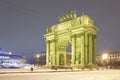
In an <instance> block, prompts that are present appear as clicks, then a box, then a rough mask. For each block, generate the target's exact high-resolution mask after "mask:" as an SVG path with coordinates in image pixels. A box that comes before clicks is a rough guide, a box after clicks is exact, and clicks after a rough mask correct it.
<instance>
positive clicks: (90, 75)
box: [0, 70, 120, 80]
mask: <svg viewBox="0 0 120 80" xmlns="http://www.w3.org/2000/svg"><path fill="white" fill-rule="evenodd" d="M0 80H120V70H98V71H97V70H94V71H78V72H77V71H76V72H43V73H42V72H40V73H32V72H31V73H7V74H0Z"/></svg>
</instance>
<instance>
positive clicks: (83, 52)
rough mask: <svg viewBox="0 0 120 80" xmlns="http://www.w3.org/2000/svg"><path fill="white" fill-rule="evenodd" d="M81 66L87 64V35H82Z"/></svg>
mask: <svg viewBox="0 0 120 80" xmlns="http://www.w3.org/2000/svg"><path fill="white" fill-rule="evenodd" d="M81 64H85V34H84V33H82V34H81Z"/></svg>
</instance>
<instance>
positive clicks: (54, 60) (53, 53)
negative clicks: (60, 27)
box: [52, 40, 56, 65]
mask: <svg viewBox="0 0 120 80" xmlns="http://www.w3.org/2000/svg"><path fill="white" fill-rule="evenodd" d="M52 47H53V50H52V55H53V59H52V60H53V61H52V62H53V63H52V65H55V62H56V54H55V52H56V46H55V40H52Z"/></svg>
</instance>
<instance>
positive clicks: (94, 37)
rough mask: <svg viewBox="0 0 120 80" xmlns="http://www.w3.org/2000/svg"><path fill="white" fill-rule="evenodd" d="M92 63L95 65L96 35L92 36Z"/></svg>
mask: <svg viewBox="0 0 120 80" xmlns="http://www.w3.org/2000/svg"><path fill="white" fill-rule="evenodd" d="M93 63H94V64H96V35H94V36H93Z"/></svg>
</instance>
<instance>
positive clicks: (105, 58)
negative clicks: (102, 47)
mask: <svg viewBox="0 0 120 80" xmlns="http://www.w3.org/2000/svg"><path fill="white" fill-rule="evenodd" d="M102 61H103V63H102V64H105V66H108V54H107V53H104V54H103V55H102Z"/></svg>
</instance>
